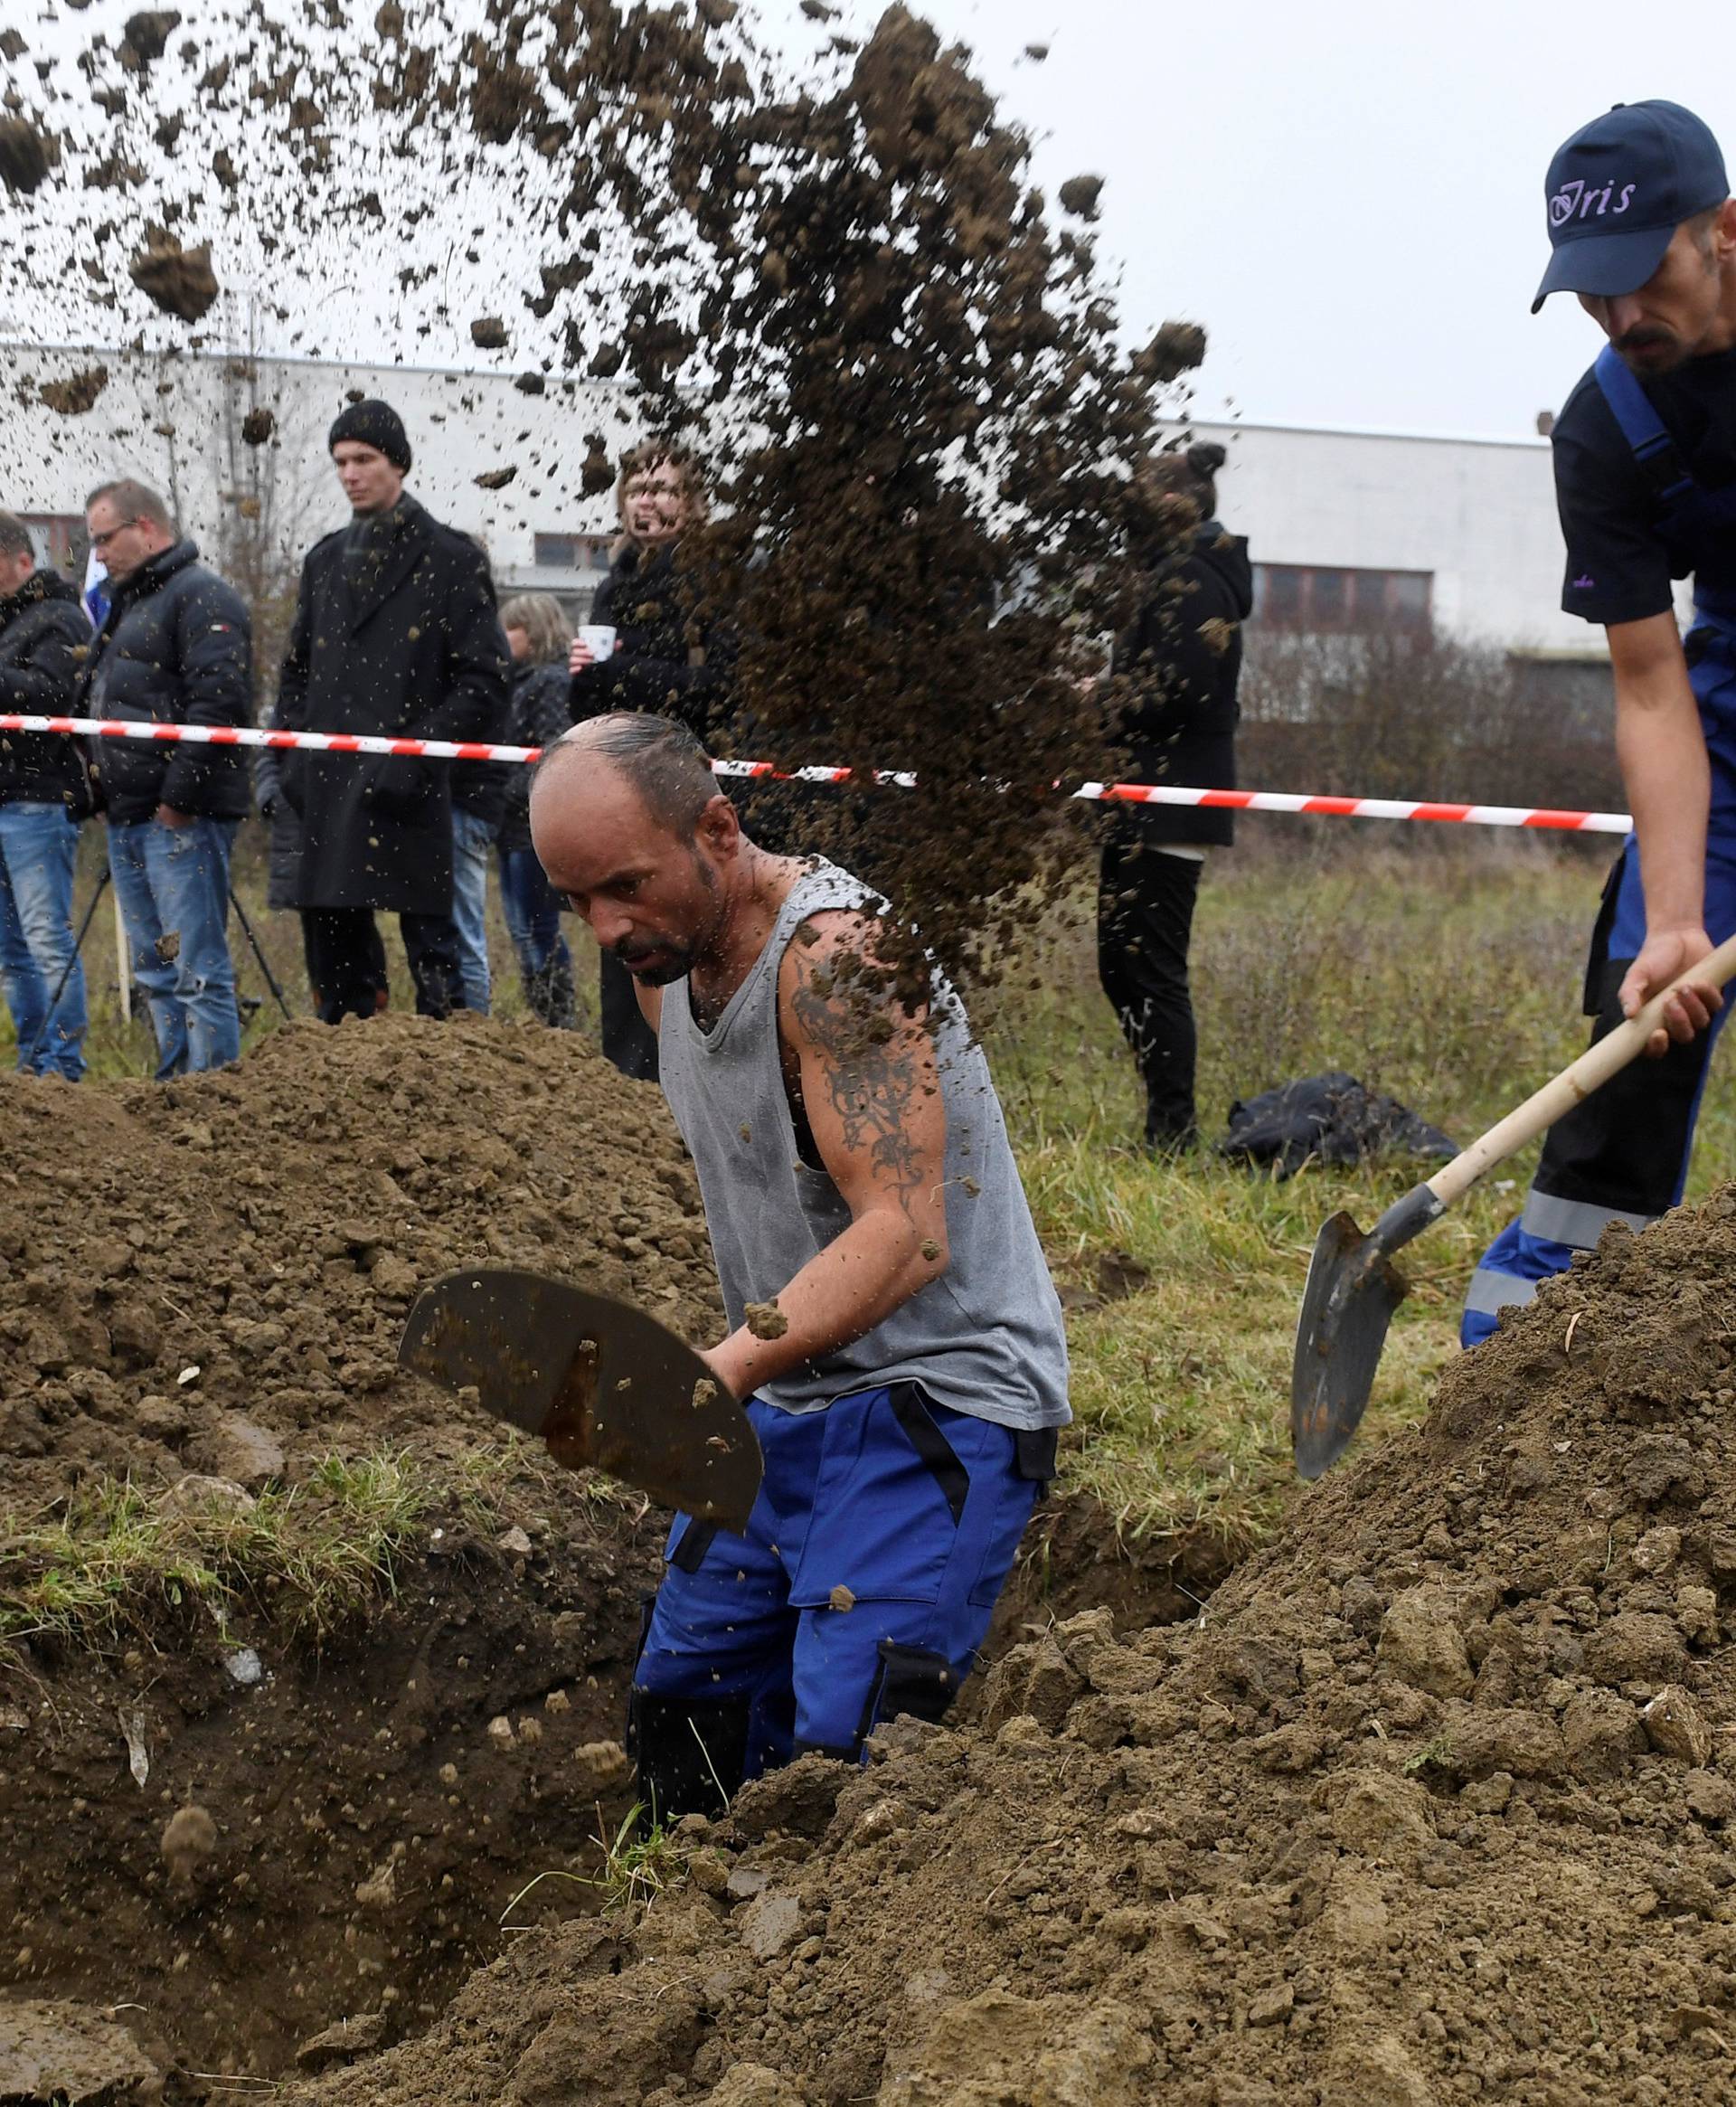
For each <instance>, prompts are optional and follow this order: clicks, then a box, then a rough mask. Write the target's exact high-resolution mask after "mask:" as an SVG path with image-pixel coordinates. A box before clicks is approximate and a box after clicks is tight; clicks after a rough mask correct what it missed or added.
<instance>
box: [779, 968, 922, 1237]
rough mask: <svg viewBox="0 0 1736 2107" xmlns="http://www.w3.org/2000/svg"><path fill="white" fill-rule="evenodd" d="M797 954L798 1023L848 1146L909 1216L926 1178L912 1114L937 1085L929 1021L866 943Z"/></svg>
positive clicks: (794, 1008) (794, 1003)
mask: <svg viewBox="0 0 1736 2107" xmlns="http://www.w3.org/2000/svg"><path fill="white" fill-rule="evenodd" d="M790 956H792V957H793V958H794V959H795V965H796V985H795V987H794V989H793V991H792V994H791V998H790V1010H791V1017H792V1021H793V1023H794V1024H795V1025H796V1026H797V1030H798V1031H799V1032H800V1033H801V1034H802V1035H803V1037H804V1038H806V1039H807V1042H808V1043H809V1044H811V1045H812V1046H813V1047H814V1048H815V1049H816V1052H817V1053H818V1054H819V1055H820V1057H821V1062H822V1065H823V1071H824V1073H825V1077H826V1091H827V1096H828V1100H829V1102H830V1107H831V1110H832V1111H833V1113H834V1114H835V1117H836V1119H837V1121H838V1126H839V1129H840V1132H841V1134H842V1138H843V1141H844V1148H846V1149H847V1150H848V1151H849V1152H850V1153H851V1154H852V1155H853V1156H865V1157H867V1159H868V1161H869V1163H870V1165H871V1166H872V1167H873V1170H874V1171H875V1172H876V1174H877V1175H878V1176H880V1177H882V1178H883V1179H884V1180H886V1181H887V1182H888V1183H889V1184H890V1185H891V1186H892V1189H893V1191H894V1192H895V1193H896V1194H897V1195H898V1200H899V1205H901V1207H902V1208H903V1209H904V1211H905V1213H906V1214H910V1212H911V1205H912V1202H913V1200H914V1198H915V1195H917V1193H918V1192H919V1191H920V1189H921V1186H922V1183H923V1176H924V1167H923V1163H922V1157H921V1151H920V1147H919V1144H918V1141H917V1139H916V1136H915V1134H914V1132H913V1131H912V1114H913V1112H914V1111H915V1110H916V1109H917V1106H918V1102H919V1100H920V1097H921V1096H923V1095H924V1094H926V1093H929V1092H932V1091H933V1090H934V1089H935V1088H936V1087H937V1086H936V1083H935V1082H934V1079H933V1076H932V1074H931V1072H930V1063H929V1059H928V1058H926V1054H927V1049H928V1047H929V1037H928V1032H927V1028H926V1022H925V1020H924V1018H923V1017H922V1016H920V1014H916V1013H912V1012H911V1011H910V1009H908V1008H907V1007H906V1006H905V1004H904V1002H903V1000H902V999H901V996H900V995H899V994H898V993H897V992H895V991H894V990H893V988H892V984H891V976H890V975H889V974H888V973H887V972H886V971H885V969H884V968H882V967H880V966H878V965H877V964H876V963H875V962H874V961H873V959H872V958H871V957H869V956H868V955H867V954H866V952H865V951H864V950H861V949H840V950H836V951H834V952H832V953H831V954H830V955H829V956H826V957H822V958H820V959H816V958H814V957H813V956H812V955H811V954H807V955H804V954H803V953H802V952H801V951H799V950H793V951H792V953H791V954H790Z"/></svg>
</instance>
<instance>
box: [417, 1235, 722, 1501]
mask: <svg viewBox="0 0 1736 2107" xmlns="http://www.w3.org/2000/svg"><path fill="white" fill-rule="evenodd" d="M398 1359H399V1362H400V1364H401V1365H402V1366H404V1367H407V1368H414V1369H415V1370H416V1371H417V1372H418V1374H420V1375H427V1376H429V1377H430V1378H431V1379H432V1380H433V1381H434V1382H436V1383H439V1384H442V1385H443V1386H444V1387H445V1388H447V1389H448V1390H454V1391H456V1390H462V1389H465V1388H468V1387H472V1386H474V1388H475V1389H476V1394H477V1395H478V1397H479V1399H480V1401H481V1403H482V1407H483V1410H484V1411H485V1412H488V1413H493V1414H494V1416H495V1418H496V1419H500V1420H505V1421H506V1422H508V1423H509V1424H510V1425H512V1426H515V1427H520V1428H522V1429H523V1430H524V1432H526V1433H527V1434H536V1435H539V1436H540V1437H541V1438H542V1440H543V1441H546V1442H547V1443H548V1445H549V1448H550V1450H551V1451H552V1453H553V1455H554V1456H555V1458H556V1460H558V1461H560V1462H561V1463H564V1464H566V1465H567V1466H568V1468H569V1469H581V1468H583V1467H586V1466H590V1467H591V1468H593V1469H598V1470H604V1471H607V1472H608V1473H609V1475H610V1476H611V1477H613V1478H618V1479H622V1480H623V1482H624V1483H626V1484H627V1485H631V1486H635V1487H637V1488H638V1490H639V1491H641V1492H648V1493H649V1494H650V1495H651V1497H652V1498H654V1499H656V1500H658V1501H660V1502H662V1504H663V1505H665V1507H679V1508H680V1509H682V1511H683V1512H684V1513H686V1514H689V1515H693V1516H698V1517H699V1518H700V1519H701V1520H702V1521H707V1522H721V1523H722V1524H723V1525H724V1526H726V1527H729V1528H731V1529H742V1528H745V1527H746V1526H747V1520H748V1516H749V1513H750V1511H751V1509H752V1507H753V1503H754V1498H755V1497H756V1495H757V1494H758V1492H759V1490H760V1474H761V1469H762V1460H761V1457H760V1442H759V1440H758V1437H757V1436H756V1435H755V1433H754V1431H753V1428H752V1427H751V1426H750V1424H749V1422H748V1417H747V1414H746V1413H744V1412H743V1411H742V1409H741V1406H740V1405H739V1404H738V1403H736V1402H735V1400H734V1398H732V1397H731V1395H730V1394H729V1393H728V1392H727V1391H726V1390H725V1389H723V1387H722V1384H719V1383H718V1382H717V1380H716V1379H715V1377H713V1375H712V1373H711V1371H710V1369H708V1368H707V1367H706V1365H705V1364H704V1362H703V1361H702V1360H701V1359H700V1357H699V1356H698V1355H697V1354H696V1353H694V1351H693V1348H692V1347H691V1346H689V1345H688V1344H687V1342H686V1341H685V1340H684V1339H682V1338H678V1337H676V1336H675V1333H674V1332H672V1331H670V1330H669V1329H668V1328H666V1327H665V1326H664V1325H661V1324H659V1323H658V1322H657V1320H656V1318H654V1317H647V1316H646V1313H645V1311H644V1310H642V1309H635V1308H634V1307H633V1306H632V1304H630V1303H627V1302H617V1301H615V1300H613V1299H611V1298H610V1297H609V1296H606V1295H595V1294H591V1293H590V1292H589V1291H588V1290H585V1289H583V1288H575V1287H573V1286H571V1284H570V1283H569V1282H567V1281H565V1280H545V1279H544V1278H543V1277H542V1274H540V1273H524V1272H516V1271H511V1270H508V1269H506V1268H486V1267H479V1268H474V1269H470V1270H467V1271H464V1272H458V1273H448V1274H447V1276H446V1277H445V1279H443V1280H437V1281H436V1282H435V1283H434V1285H433V1286H432V1287H431V1288H428V1289H425V1290H423V1292H422V1293H421V1294H420V1296H418V1297H417V1299H416V1303H415V1306H414V1308H413V1309H411V1310H410V1318H409V1321H408V1323H407V1324H406V1325H405V1327H404V1336H403V1338H402V1340H401V1342H400V1345H399V1347H398Z"/></svg>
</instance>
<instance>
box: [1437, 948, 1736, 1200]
mask: <svg viewBox="0 0 1736 2107" xmlns="http://www.w3.org/2000/svg"><path fill="white" fill-rule="evenodd" d="M1732 978H1736V937H1729V938H1726V939H1725V940H1724V941H1723V942H1722V944H1720V945H1719V946H1718V948H1717V950H1713V951H1708V952H1707V954H1706V956H1705V957H1704V958H1703V959H1701V961H1700V963H1699V964H1698V965H1697V966H1691V967H1689V968H1688V970H1687V971H1686V972H1685V973H1678V974H1677V975H1676V977H1675V979H1674V980H1672V981H1671V983H1670V985H1669V986H1668V987H1664V988H1660V989H1659V990H1658V992H1657V993H1656V995H1655V996H1653V997H1652V999H1651V1000H1650V1001H1649V1002H1648V1003H1647V1004H1646V1006H1645V1008H1644V1009H1643V1010H1641V1011H1640V1013H1639V1015H1638V1016H1633V1017H1628V1019H1627V1020H1626V1021H1625V1022H1624V1023H1622V1024H1619V1025H1617V1026H1616V1028H1615V1030H1614V1031H1613V1032H1608V1033H1606V1034H1605V1035H1604V1036H1603V1037H1602V1038H1601V1039H1599V1041H1598V1043H1597V1044H1596V1045H1595V1046H1591V1047H1588V1048H1587V1050H1586V1051H1585V1052H1584V1053H1583V1054H1580V1057H1579V1059H1578V1060H1577V1061H1576V1062H1574V1063H1573V1064H1572V1066H1571V1068H1564V1069H1562V1071H1561V1073H1560V1074H1559V1075H1558V1076H1556V1077H1555V1078H1554V1079H1553V1080H1552V1082H1546V1083H1545V1084H1544V1085H1543V1088H1542V1090H1540V1091H1536V1092H1535V1093H1534V1094H1533V1096H1531V1097H1528V1098H1527V1099H1526V1100H1525V1101H1524V1104H1523V1105H1521V1106H1519V1107H1518V1109H1517V1110H1514V1111H1511V1112H1509V1113H1508V1114H1507V1116H1506V1118H1505V1120H1497V1121H1496V1123H1495V1125H1494V1126H1493V1127H1491V1128H1490V1129H1489V1130H1488V1132H1487V1133H1486V1134H1485V1135H1483V1136H1482V1137H1481V1138H1480V1139H1478V1140H1476V1141H1473V1142H1472V1144H1471V1146H1470V1147H1469V1148H1467V1149H1466V1151H1465V1152H1464V1154H1463V1155H1462V1156H1456V1157H1454V1158H1453V1160H1452V1161H1451V1163H1449V1164H1448V1166H1447V1167H1446V1168H1445V1169H1444V1170H1439V1171H1437V1172H1436V1173H1435V1175H1434V1176H1433V1177H1431V1178H1430V1179H1429V1181H1428V1184H1429V1190H1430V1191H1431V1192H1432V1193H1433V1194H1434V1195H1435V1197H1436V1198H1437V1199H1438V1200H1439V1202H1440V1203H1441V1205H1443V1206H1444V1207H1450V1206H1451V1205H1453V1203H1454V1201H1456V1200H1458V1199H1462V1198H1463V1197H1464V1195H1465V1194H1466V1193H1467V1192H1468V1191H1469V1190H1470V1188H1471V1187H1472V1186H1474V1185H1475V1184H1476V1183H1477V1179H1478V1178H1480V1177H1481V1176H1483V1173H1484V1172H1485V1171H1486V1170H1491V1169H1493V1168H1494V1167H1495V1165H1496V1164H1497V1163H1501V1162H1504V1161H1505V1158H1506V1157H1509V1156H1511V1155H1513V1153H1514V1150H1515V1149H1520V1148H1524V1146H1525V1144H1526V1142H1527V1141H1534V1140H1535V1139H1537V1137H1538V1135H1540V1134H1541V1133H1542V1132H1543V1129H1545V1128H1546V1127H1552V1126H1553V1125H1554V1124H1555V1122H1556V1120H1559V1119H1560V1118H1561V1115H1562V1114H1563V1113H1564V1112H1571V1110H1573V1108H1574V1106H1575V1105H1577V1104H1580V1103H1581V1102H1582V1101H1584V1100H1585V1099H1587V1098H1589V1097H1590V1095H1591V1092H1592V1091H1594V1090H1597V1089H1599V1087H1600V1086H1601V1085H1602V1084H1604V1083H1606V1082H1609V1078H1610V1077H1611V1076H1612V1075H1614V1074H1616V1073H1617V1072H1618V1071H1619V1070H1621V1069H1624V1068H1626V1067H1627V1065H1628V1063H1629V1062H1630V1061H1634V1060H1637V1058H1638V1056H1639V1054H1641V1053H1642V1052H1643V1051H1644V1049H1645V1045H1646V1040H1647V1039H1649V1038H1650V1037H1651V1035H1652V1034H1653V1033H1654V1032H1655V1031H1656V1029H1657V1028H1658V1024H1659V1021H1660V1020H1661V1018H1662V1016H1663V1015H1664V1005H1665V1003H1666V1002H1668V1000H1669V999H1670V997H1672V996H1673V995H1675V994H1676V993H1677V992H1678V991H1679V990H1680V989H1682V988H1684V987H1723V986H1724V984H1725V983H1726V982H1727V981H1729V980H1731V979H1732Z"/></svg>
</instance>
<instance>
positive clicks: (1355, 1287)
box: [1290, 1214, 1405, 1479]
mask: <svg viewBox="0 0 1736 2107" xmlns="http://www.w3.org/2000/svg"><path fill="white" fill-rule="evenodd" d="M1404 1294H1405V1286H1404V1280H1403V1279H1402V1277H1401V1274H1400V1273H1399V1271H1398V1270H1397V1268H1396V1267H1394V1266H1393V1265H1392V1263H1391V1262H1390V1261H1389V1260H1388V1259H1387V1257H1386V1253H1385V1249H1384V1247H1383V1246H1382V1243H1381V1242H1380V1241H1379V1239H1378V1237H1377V1236H1376V1237H1366V1236H1364V1235H1363V1233H1362V1231H1361V1230H1360V1229H1358V1228H1357V1226H1356V1224H1355V1223H1354V1222H1353V1221H1352V1220H1351V1218H1350V1216H1349V1215H1348V1214H1335V1215H1334V1216H1333V1217H1332V1219H1331V1220H1330V1221H1329V1222H1327V1223H1326V1225H1325V1227H1324V1228H1323V1229H1322V1230H1321V1232H1320V1233H1319V1235H1318V1236H1317V1237H1316V1240H1315V1245H1314V1257H1313V1260H1312V1261H1310V1263H1309V1266H1308V1284H1307V1288H1306V1289H1304V1290H1303V1294H1302V1315H1301V1318H1300V1319H1299V1320H1298V1322H1297V1328H1296V1360H1295V1363H1294V1365H1293V1366H1292V1368H1291V1371H1290V1446H1291V1448H1292V1450H1294V1451H1295V1455H1296V1468H1297V1471H1298V1473H1299V1474H1300V1475H1301V1476H1302V1477H1304V1478H1309V1479H1313V1478H1318V1477H1319V1476H1320V1474H1321V1473H1322V1472H1323V1471H1325V1470H1327V1469H1331V1467H1332V1465H1333V1464H1335V1462H1336V1461H1337V1460H1338V1459H1339V1457H1340V1456H1342V1455H1343V1454H1344V1450H1346V1449H1347V1448H1348V1447H1349V1446H1350V1441H1351V1437H1352V1435H1353V1434H1354V1433H1355V1431H1356V1429H1357V1427H1358V1425H1359V1424H1360V1423H1361V1422H1362V1417H1363V1412H1364V1411H1365V1410H1366V1409H1367V1406H1368V1400H1369V1395H1370V1393H1371V1392H1372V1391H1373V1387H1374V1372H1375V1370H1376V1369H1377V1368H1378V1367H1379V1366H1380V1365H1381V1348H1382V1346H1384V1345H1385V1344H1386V1329H1387V1327H1388V1325H1390V1324H1391V1323H1392V1312H1393V1311H1394V1310H1395V1309H1397V1308H1398V1307H1399V1304H1400V1303H1401V1302H1402V1301H1403V1300H1404Z"/></svg>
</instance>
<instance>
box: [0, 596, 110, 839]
mask: <svg viewBox="0 0 1736 2107" xmlns="http://www.w3.org/2000/svg"><path fill="white" fill-rule="evenodd" d="M89 648H90V622H89V621H88V620H87V619H86V618H85V612H84V607H83V603H82V602H81V601H80V599H79V594H78V588H77V587H76V586H75V585H73V584H72V583H71V581H70V580H68V579H65V578H62V577H61V574H60V572H58V571H33V572H32V573H31V574H30V576H29V577H28V578H27V579H25V581H24V584H23V585H22V586H21V587H20V588H19V589H18V591H16V592H14V593H12V594H11V595H9V596H8V597H7V598H6V599H5V600H0V710H6V711H9V712H16V713H18V714H19V715H20V716H27V717H64V716H70V715H71V712H72V697H73V694H74V693H75V692H76V690H77V687H78V680H79V663H80V659H81V658H82V657H84V655H85V653H86V651H87V650H88V649H89ZM56 799H59V800H60V801H61V803H62V804H64V805H65V807H66V808H67V811H68V812H69V813H70V814H71V817H73V818H74V819H82V818H84V817H86V816H87V815H88V814H89V812H90V770H89V768H88V766H87V765H86V762H85V758H84V751H83V749H82V748H81V747H80V744H79V742H78V741H77V740H76V739H69V738H67V737H66V736H65V735H64V734H63V733H61V732H5V733H0V805H10V804H19V803H24V802H34V803H39V804H44V805H52V804H53V803H54V802H55V801H56Z"/></svg>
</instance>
